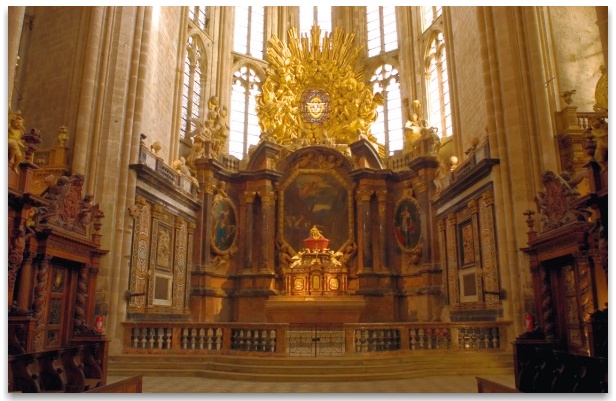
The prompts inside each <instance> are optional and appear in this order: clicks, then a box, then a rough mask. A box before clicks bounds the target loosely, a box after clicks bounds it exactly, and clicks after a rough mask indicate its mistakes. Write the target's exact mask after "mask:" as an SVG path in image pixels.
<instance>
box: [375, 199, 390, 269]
mask: <svg viewBox="0 0 616 401" xmlns="http://www.w3.org/2000/svg"><path fill="white" fill-rule="evenodd" d="M377 199H378V201H379V269H380V270H381V271H389V270H390V269H389V266H388V265H387V215H386V213H385V212H386V209H387V190H386V189H383V190H380V191H378V192H377Z"/></svg>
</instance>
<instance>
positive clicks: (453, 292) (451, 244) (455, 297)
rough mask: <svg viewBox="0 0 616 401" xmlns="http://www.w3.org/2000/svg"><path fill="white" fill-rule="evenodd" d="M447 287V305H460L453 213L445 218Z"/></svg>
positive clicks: (455, 226)
mask: <svg viewBox="0 0 616 401" xmlns="http://www.w3.org/2000/svg"><path fill="white" fill-rule="evenodd" d="M445 235H446V237H447V245H446V246H447V250H446V252H447V287H448V289H449V305H450V306H453V307H457V306H459V305H460V283H459V280H458V242H457V239H458V236H457V219H456V215H455V214H454V213H451V214H449V215H448V216H447V223H446V233H445Z"/></svg>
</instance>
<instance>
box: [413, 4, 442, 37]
mask: <svg viewBox="0 0 616 401" xmlns="http://www.w3.org/2000/svg"><path fill="white" fill-rule="evenodd" d="M419 9H420V10H421V31H422V32H425V31H426V30H427V29H428V28H430V27H431V26H432V24H433V23H434V21H435V20H436V19H437V18H438V17H440V16H441V14H442V13H443V7H441V6H421V7H419Z"/></svg>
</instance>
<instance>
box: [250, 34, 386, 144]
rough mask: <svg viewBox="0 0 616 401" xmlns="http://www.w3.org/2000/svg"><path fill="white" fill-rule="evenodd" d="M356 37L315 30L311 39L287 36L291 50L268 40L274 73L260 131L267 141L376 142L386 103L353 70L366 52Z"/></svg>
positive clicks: (260, 104) (261, 102)
mask: <svg viewBox="0 0 616 401" xmlns="http://www.w3.org/2000/svg"><path fill="white" fill-rule="evenodd" d="M354 37H355V35H354V34H345V33H344V31H343V30H342V29H341V28H336V29H335V30H334V32H333V33H332V34H328V33H325V34H324V36H323V38H322V40H321V29H320V28H319V26H318V25H317V24H314V25H313V26H312V29H311V31H310V37H308V35H304V36H303V37H301V38H300V37H298V35H297V30H296V29H295V28H291V29H290V30H289V32H288V45H285V44H284V43H283V42H282V41H281V40H280V39H279V38H278V37H276V36H275V35H274V36H272V37H271V39H270V40H269V48H268V50H267V58H268V62H269V67H268V70H267V79H266V80H265V83H264V84H263V86H262V89H261V91H262V93H261V95H259V96H258V97H257V116H258V118H259V125H260V128H261V130H262V132H263V133H264V135H265V137H266V138H267V139H268V140H271V141H274V142H276V143H279V144H281V145H284V146H289V147H299V146H304V145H309V144H326V145H331V144H349V143H352V142H354V141H356V140H358V139H359V137H360V135H362V134H363V135H365V137H366V138H368V139H370V140H371V141H373V142H376V141H375V140H374V137H373V136H372V135H371V134H370V125H371V124H372V123H373V122H374V121H375V120H376V117H377V113H376V108H377V106H378V105H379V104H380V102H382V97H381V96H380V94H377V95H374V94H372V91H371V90H370V89H369V88H368V87H367V86H366V85H365V84H364V82H363V78H364V77H363V72H362V71H361V69H354V68H353V66H354V64H355V61H356V59H357V56H358V55H359V54H360V52H361V49H362V46H360V45H353V40H354Z"/></svg>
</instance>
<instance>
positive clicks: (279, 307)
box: [187, 25, 442, 323]
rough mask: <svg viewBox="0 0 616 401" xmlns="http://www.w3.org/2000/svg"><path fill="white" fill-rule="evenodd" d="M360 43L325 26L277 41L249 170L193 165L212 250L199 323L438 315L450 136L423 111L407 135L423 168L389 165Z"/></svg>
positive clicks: (197, 277) (195, 303)
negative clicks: (438, 209)
mask: <svg viewBox="0 0 616 401" xmlns="http://www.w3.org/2000/svg"><path fill="white" fill-rule="evenodd" d="M352 42H353V35H351V34H345V33H344V32H343V31H342V30H341V29H336V30H335V31H334V32H333V33H332V34H327V33H326V34H325V35H324V36H323V37H322V35H321V31H320V28H319V27H318V26H317V25H315V26H313V28H312V31H311V34H310V37H302V38H299V37H298V36H297V32H296V31H295V29H291V30H290V31H289V40H288V45H285V44H284V43H283V42H282V41H281V40H279V39H278V38H277V37H275V36H274V37H272V38H271V39H270V41H269V49H268V60H269V62H270V67H269V70H268V71H267V74H268V76H267V80H266V81H265V82H264V84H263V86H262V93H261V95H259V96H258V97H257V115H258V117H259V125H260V127H261V131H262V135H261V140H260V142H259V144H258V145H257V146H255V147H253V148H252V149H251V150H250V152H249V156H248V157H247V158H246V159H245V160H242V162H241V164H240V165H239V170H240V171H241V174H229V172H228V171H226V169H225V166H224V165H222V164H221V163H220V161H219V160H216V159H215V158H213V157H212V158H207V157H205V158H204V157H201V158H198V157H190V156H189V157H188V158H187V160H193V162H192V163H191V162H188V163H187V164H188V167H189V168H191V169H192V170H193V172H194V173H195V175H196V178H197V179H198V181H199V182H202V183H204V186H203V187H204V188H205V190H204V191H203V193H202V196H203V205H205V206H204V208H203V211H202V214H201V216H202V220H201V221H200V222H198V225H197V230H196V232H195V234H194V241H195V242H196V243H199V244H202V246H200V247H196V248H195V249H196V253H197V255H195V263H196V264H197V265H199V266H200V267H201V268H200V269H193V274H192V283H191V285H192V288H193V290H192V296H191V300H190V303H191V305H190V306H191V307H190V310H191V313H192V314H193V316H194V318H195V319H198V320H200V321H240V322H242V321H243V322H268V321H269V322H290V323H344V322H384V321H400V320H417V319H419V320H425V321H429V320H438V319H439V318H440V313H441V307H442V287H441V286H442V278H441V275H442V271H441V269H440V268H439V267H438V266H439V264H440V263H439V258H440V256H439V250H438V246H437V245H436V244H437V239H436V238H435V231H434V228H433V227H434V225H435V222H434V221H433V220H434V216H433V212H432V209H431V208H432V207H431V205H430V201H429V200H430V197H431V195H432V194H433V193H434V191H435V185H434V180H435V175H436V174H437V170H438V169H439V163H438V161H437V159H436V153H435V152H436V150H437V145H438V141H439V140H438V137H437V136H436V135H435V130H434V129H432V128H431V127H430V126H429V124H428V123H427V122H426V121H425V120H421V119H419V118H418V115H417V114H414V117H415V118H414V120H413V121H412V122H411V124H410V125H409V126H408V129H407V130H406V133H405V136H406V137H405V149H406V150H407V151H408V152H409V153H410V154H413V156H414V158H413V159H414V160H413V163H412V164H413V165H412V166H411V167H412V168H411V169H410V170H406V172H404V173H402V174H398V173H393V172H392V170H391V169H389V168H387V166H385V164H384V162H383V157H384V149H383V147H382V145H379V144H378V143H377V141H376V138H375V137H374V136H373V135H372V133H371V132H370V126H371V124H372V123H373V122H374V121H375V120H376V118H377V107H378V106H379V105H380V104H382V101H383V97H382V95H381V94H380V93H377V94H373V93H372V90H371V89H370V88H369V87H368V86H366V85H365V84H364V83H363V82H364V79H363V77H362V72H361V71H360V70H359V69H358V70H355V69H354V61H355V59H356V57H357V56H358V54H359V52H360V50H361V47H360V46H353V45H352ZM204 142H205V143H204V145H205V148H206V149H210V151H211V149H214V148H215V147H216V146H215V145H214V144H212V143H209V142H208V141H207V140H206V141H204ZM210 142H211V141H210ZM317 233H318V234H317ZM309 237H310V238H309ZM195 270H196V271H195ZM419 288H420V289H421V290H418V289H419Z"/></svg>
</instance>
